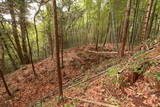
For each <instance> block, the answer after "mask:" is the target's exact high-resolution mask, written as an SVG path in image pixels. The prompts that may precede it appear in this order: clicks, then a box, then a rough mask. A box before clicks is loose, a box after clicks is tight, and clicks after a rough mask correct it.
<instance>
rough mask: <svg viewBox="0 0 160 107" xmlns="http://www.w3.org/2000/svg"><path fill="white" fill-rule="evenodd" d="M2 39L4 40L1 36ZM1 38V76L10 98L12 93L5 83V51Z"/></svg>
mask: <svg viewBox="0 0 160 107" xmlns="http://www.w3.org/2000/svg"><path fill="white" fill-rule="evenodd" d="M0 37H1V38H2V36H1V34H0ZM1 38H0V76H1V78H2V81H3V83H4V86H5V89H6V91H7V93H8V95H9V96H11V92H10V91H9V89H8V86H7V83H6V81H5V78H4V75H3V71H4V69H3V68H4V49H3V45H2V39H1Z"/></svg>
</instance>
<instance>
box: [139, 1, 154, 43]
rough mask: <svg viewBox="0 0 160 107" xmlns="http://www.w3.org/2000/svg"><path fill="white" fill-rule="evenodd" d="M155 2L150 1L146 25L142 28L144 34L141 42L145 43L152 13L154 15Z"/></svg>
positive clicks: (145, 20) (145, 19)
mask: <svg viewBox="0 0 160 107" xmlns="http://www.w3.org/2000/svg"><path fill="white" fill-rule="evenodd" d="M153 2H154V0H148V7H147V10H146V15H145V18H144V24H143V27H142V34H141V41H142V42H143V41H144V40H145V39H146V37H145V36H146V35H147V30H148V24H149V21H150V19H151V13H152V6H153Z"/></svg>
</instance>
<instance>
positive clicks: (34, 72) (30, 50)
mask: <svg viewBox="0 0 160 107" xmlns="http://www.w3.org/2000/svg"><path fill="white" fill-rule="evenodd" d="M25 31H26V37H27V42H28V47H29V54H30V61H31V64H32V70H33V74H34V76H35V77H37V73H36V70H35V66H34V63H33V58H32V56H33V55H32V48H31V45H30V40H29V36H28V31H27V28H26V27H25Z"/></svg>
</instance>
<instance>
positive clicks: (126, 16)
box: [120, 0, 132, 57]
mask: <svg viewBox="0 0 160 107" xmlns="http://www.w3.org/2000/svg"><path fill="white" fill-rule="evenodd" d="M131 1H132V0H128V1H127V10H126V13H125V19H124V26H123V31H122V42H121V50H120V56H121V57H123V56H124V51H125V45H126V40H127V33H128V26H129V16H130V10H131Z"/></svg>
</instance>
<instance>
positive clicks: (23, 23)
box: [19, 0, 30, 64]
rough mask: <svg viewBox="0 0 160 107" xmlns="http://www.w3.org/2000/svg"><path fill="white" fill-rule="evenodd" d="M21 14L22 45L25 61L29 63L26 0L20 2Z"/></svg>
mask: <svg viewBox="0 0 160 107" xmlns="http://www.w3.org/2000/svg"><path fill="white" fill-rule="evenodd" d="M19 10H20V15H19V22H20V28H21V36H22V47H23V54H24V63H25V64H29V62H30V60H29V56H28V50H27V45H26V32H25V31H26V30H25V27H26V19H25V15H26V3H25V0H21V3H20V8H19Z"/></svg>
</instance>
